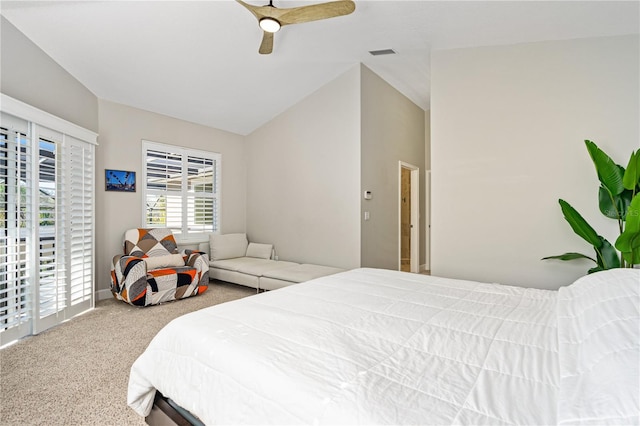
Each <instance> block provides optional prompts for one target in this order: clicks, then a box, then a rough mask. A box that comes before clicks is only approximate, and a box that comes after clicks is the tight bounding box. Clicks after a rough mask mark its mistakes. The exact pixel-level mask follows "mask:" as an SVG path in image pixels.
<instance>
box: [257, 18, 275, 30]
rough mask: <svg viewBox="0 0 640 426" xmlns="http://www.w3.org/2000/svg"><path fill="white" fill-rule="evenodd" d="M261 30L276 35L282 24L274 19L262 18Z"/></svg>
mask: <svg viewBox="0 0 640 426" xmlns="http://www.w3.org/2000/svg"><path fill="white" fill-rule="evenodd" d="M260 28H262V29H263V30H264V31H266V32H268V33H275V32H277V31H278V30H279V29H280V22H278V21H277V20H275V19H273V18H262V19H261V20H260Z"/></svg>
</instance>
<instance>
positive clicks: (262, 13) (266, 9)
mask: <svg viewBox="0 0 640 426" xmlns="http://www.w3.org/2000/svg"><path fill="white" fill-rule="evenodd" d="M236 1H237V2H238V3H240V4H241V5H243V6H244V7H245V8H246V9H247V10H248V11H249V12H251V13H252V14H253V16H255V17H256V19H257V20H258V21H259V20H260V19H262V18H265V17H269V18H278V16H280V15H281V14H282V13H283V12H286V11H287V10H289V9H278V8H275V7H273V6H254V5H252V4H249V3H245V2H243V1H242V0H236Z"/></svg>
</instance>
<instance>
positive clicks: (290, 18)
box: [236, 0, 356, 55]
mask: <svg viewBox="0 0 640 426" xmlns="http://www.w3.org/2000/svg"><path fill="white" fill-rule="evenodd" d="M236 1H237V2H238V3H240V4H241V5H243V6H244V7H246V8H247V9H248V10H249V12H251V13H252V14H253V16H255V17H256V19H258V24H259V25H260V28H262V31H263V32H264V35H263V36H262V43H261V44H260V49H259V50H258V52H260V53H261V54H263V55H268V54H269V53H271V52H272V51H273V34H274V33H275V32H277V31H278V30H279V29H280V28H281V27H284V26H285V25H291V24H302V23H304V22H311V21H319V20H321V19H328V18H335V17H336V16H343V15H348V14H350V13H351V12H353V11H354V10H355V8H356V5H355V3H354V2H353V1H351V0H340V1H331V2H328V3H319V4H312V5H309V6H299V7H290V8H277V7H275V6H274V5H273V0H269V4H268V5H266V6H254V5H251V4H248V3H245V2H243V1H242V0H236Z"/></svg>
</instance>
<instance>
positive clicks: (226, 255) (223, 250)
mask: <svg viewBox="0 0 640 426" xmlns="http://www.w3.org/2000/svg"><path fill="white" fill-rule="evenodd" d="M209 245H210V247H211V260H223V259H233V258H234V257H243V256H244V255H245V254H246V253H247V246H248V245H249V242H248V241H247V234H240V233H238V234H224V235H220V234H211V235H210V236H209Z"/></svg>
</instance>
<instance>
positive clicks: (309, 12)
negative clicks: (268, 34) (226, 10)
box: [238, 0, 356, 25]
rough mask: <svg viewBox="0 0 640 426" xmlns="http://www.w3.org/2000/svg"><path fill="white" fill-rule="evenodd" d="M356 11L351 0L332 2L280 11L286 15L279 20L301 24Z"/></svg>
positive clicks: (284, 23)
mask: <svg viewBox="0 0 640 426" xmlns="http://www.w3.org/2000/svg"><path fill="white" fill-rule="evenodd" d="M238 1H239V0H238ZM355 9H356V4H355V3H354V2H353V1H351V0H340V1H332V2H328V3H320V4H312V5H309V6H300V7H292V8H290V9H279V10H280V11H281V12H284V13H280V14H278V15H279V16H278V17H277V19H278V21H280V24H281V25H291V24H301V23H304V22H311V21H318V20H320V19H328V18H335V17H336V16H344V15H348V14H350V13H351V12H353V11H354V10H355Z"/></svg>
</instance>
